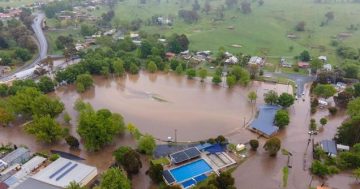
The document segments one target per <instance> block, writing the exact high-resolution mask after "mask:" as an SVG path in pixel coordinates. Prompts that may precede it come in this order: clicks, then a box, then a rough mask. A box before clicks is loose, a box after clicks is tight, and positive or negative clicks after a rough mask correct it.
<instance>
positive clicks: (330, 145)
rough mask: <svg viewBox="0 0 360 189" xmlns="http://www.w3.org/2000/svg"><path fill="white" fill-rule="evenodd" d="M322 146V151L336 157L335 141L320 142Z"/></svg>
mask: <svg viewBox="0 0 360 189" xmlns="http://www.w3.org/2000/svg"><path fill="white" fill-rule="evenodd" d="M320 145H321V147H322V149H323V150H324V151H325V152H326V153H329V154H333V155H336V154H337V149H336V143H335V141H333V140H323V141H321V142H320Z"/></svg>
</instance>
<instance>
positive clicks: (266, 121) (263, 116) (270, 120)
mask: <svg viewBox="0 0 360 189" xmlns="http://www.w3.org/2000/svg"><path fill="white" fill-rule="evenodd" d="M279 109H280V107H279V106H271V105H264V106H260V108H259V116H258V117H257V118H256V119H255V120H254V121H253V122H252V123H251V126H250V127H251V128H253V129H256V130H258V131H260V132H262V133H264V134H265V135H267V136H271V135H273V134H274V133H276V132H277V131H278V130H279V128H278V127H276V126H275V125H274V119H275V114H276V111H278V110H279Z"/></svg>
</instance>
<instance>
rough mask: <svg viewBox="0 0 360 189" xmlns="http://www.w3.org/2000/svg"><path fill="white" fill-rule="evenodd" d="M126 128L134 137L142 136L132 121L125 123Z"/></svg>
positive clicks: (137, 138)
mask: <svg viewBox="0 0 360 189" xmlns="http://www.w3.org/2000/svg"><path fill="white" fill-rule="evenodd" d="M126 128H127V130H128V131H129V133H130V134H131V135H132V136H133V137H134V138H135V139H136V140H139V139H140V137H141V136H142V134H141V133H140V131H139V129H138V128H136V126H135V125H134V124H132V123H128V125H127V127H126Z"/></svg>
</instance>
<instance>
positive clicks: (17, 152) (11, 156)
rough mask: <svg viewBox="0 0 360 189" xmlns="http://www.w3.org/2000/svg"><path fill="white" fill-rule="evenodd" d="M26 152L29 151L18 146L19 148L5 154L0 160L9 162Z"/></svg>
mask: <svg viewBox="0 0 360 189" xmlns="http://www.w3.org/2000/svg"><path fill="white" fill-rule="evenodd" d="M26 153H30V151H29V150H28V149H26V148H23V147H20V148H17V149H16V150H14V151H12V152H10V153H9V154H7V155H6V156H5V157H3V158H2V160H3V161H4V162H6V163H9V162H11V161H13V160H15V159H17V158H19V157H21V156H22V155H24V154H26Z"/></svg>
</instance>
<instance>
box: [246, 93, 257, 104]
mask: <svg viewBox="0 0 360 189" xmlns="http://www.w3.org/2000/svg"><path fill="white" fill-rule="evenodd" d="M248 99H249V100H250V102H253V101H256V99H257V94H256V92H255V91H251V92H250V93H249V94H248Z"/></svg>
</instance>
